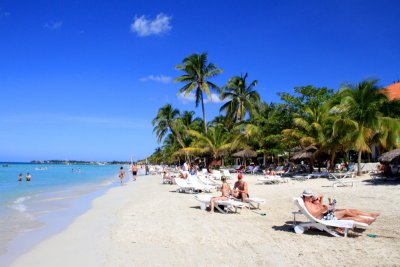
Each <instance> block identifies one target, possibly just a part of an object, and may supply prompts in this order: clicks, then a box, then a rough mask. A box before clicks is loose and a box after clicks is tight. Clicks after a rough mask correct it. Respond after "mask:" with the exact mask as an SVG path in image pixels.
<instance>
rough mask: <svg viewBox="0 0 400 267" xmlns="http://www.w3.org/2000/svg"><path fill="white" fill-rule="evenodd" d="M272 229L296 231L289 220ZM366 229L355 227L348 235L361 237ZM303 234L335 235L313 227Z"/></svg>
mask: <svg viewBox="0 0 400 267" xmlns="http://www.w3.org/2000/svg"><path fill="white" fill-rule="evenodd" d="M298 223H299V222H298ZM272 229H274V230H275V231H282V232H288V233H294V230H293V221H287V222H285V224H284V225H274V226H272ZM365 230H366V229H364V228H355V229H353V230H351V231H349V233H348V235H347V237H350V238H355V237H359V236H361V234H362V233H363V232H364V231H365ZM303 234H304V235H310V236H314V235H320V236H326V237H334V236H333V235H330V234H329V233H327V232H325V231H320V230H318V229H316V228H311V229H309V230H308V231H305V232H304V233H303Z"/></svg>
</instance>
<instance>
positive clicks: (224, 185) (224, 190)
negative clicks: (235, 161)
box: [210, 176, 232, 213]
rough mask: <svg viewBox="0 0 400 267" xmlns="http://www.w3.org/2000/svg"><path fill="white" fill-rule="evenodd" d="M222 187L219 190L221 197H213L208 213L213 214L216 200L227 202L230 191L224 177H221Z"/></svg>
mask: <svg viewBox="0 0 400 267" xmlns="http://www.w3.org/2000/svg"><path fill="white" fill-rule="evenodd" d="M221 181H222V187H221V189H219V191H221V193H222V196H220V197H213V198H211V200H210V213H214V207H215V201H217V200H228V197H229V195H230V194H231V192H232V190H231V187H230V186H229V184H228V183H227V182H226V177H225V176H222V177H221Z"/></svg>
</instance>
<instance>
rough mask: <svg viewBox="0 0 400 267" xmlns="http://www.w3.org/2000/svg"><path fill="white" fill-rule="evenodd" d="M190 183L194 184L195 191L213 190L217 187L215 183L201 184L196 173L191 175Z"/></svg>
mask: <svg viewBox="0 0 400 267" xmlns="http://www.w3.org/2000/svg"><path fill="white" fill-rule="evenodd" d="M188 185H190V186H193V187H194V189H195V191H203V192H211V191H212V190H213V189H215V186H213V185H205V184H201V183H200V182H199V180H198V178H197V176H196V175H189V177H188Z"/></svg>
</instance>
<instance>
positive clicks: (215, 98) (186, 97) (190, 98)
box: [178, 93, 224, 104]
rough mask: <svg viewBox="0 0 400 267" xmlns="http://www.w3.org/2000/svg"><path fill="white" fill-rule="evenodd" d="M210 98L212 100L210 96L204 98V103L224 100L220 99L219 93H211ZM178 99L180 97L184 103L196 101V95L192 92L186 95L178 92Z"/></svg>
mask: <svg viewBox="0 0 400 267" xmlns="http://www.w3.org/2000/svg"><path fill="white" fill-rule="evenodd" d="M211 98H212V100H210V98H209V97H208V96H207V98H206V99H204V103H221V102H224V101H222V100H221V99H219V95H217V94H214V93H211ZM178 99H180V100H181V102H182V103H183V104H186V103H189V102H194V101H196V95H195V94H194V93H190V94H188V95H184V94H179V95H178Z"/></svg>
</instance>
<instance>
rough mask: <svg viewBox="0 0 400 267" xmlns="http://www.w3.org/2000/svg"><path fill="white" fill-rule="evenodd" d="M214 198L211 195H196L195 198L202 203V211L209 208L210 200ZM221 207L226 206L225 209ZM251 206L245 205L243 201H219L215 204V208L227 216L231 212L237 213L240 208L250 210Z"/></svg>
mask: <svg viewBox="0 0 400 267" xmlns="http://www.w3.org/2000/svg"><path fill="white" fill-rule="evenodd" d="M212 197H213V196H211V195H196V196H195V198H196V200H198V201H200V202H201V204H200V208H201V209H202V210H205V209H206V208H207V207H209V206H210V200H211V198H212ZM219 206H224V208H223V209H222V208H220V207H219ZM248 207H249V204H248V203H244V202H241V201H237V200H234V199H228V200H218V201H216V202H215V208H216V209H217V210H219V211H220V212H221V213H224V214H227V213H229V212H230V211H231V212H235V213H237V210H238V208H248Z"/></svg>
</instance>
